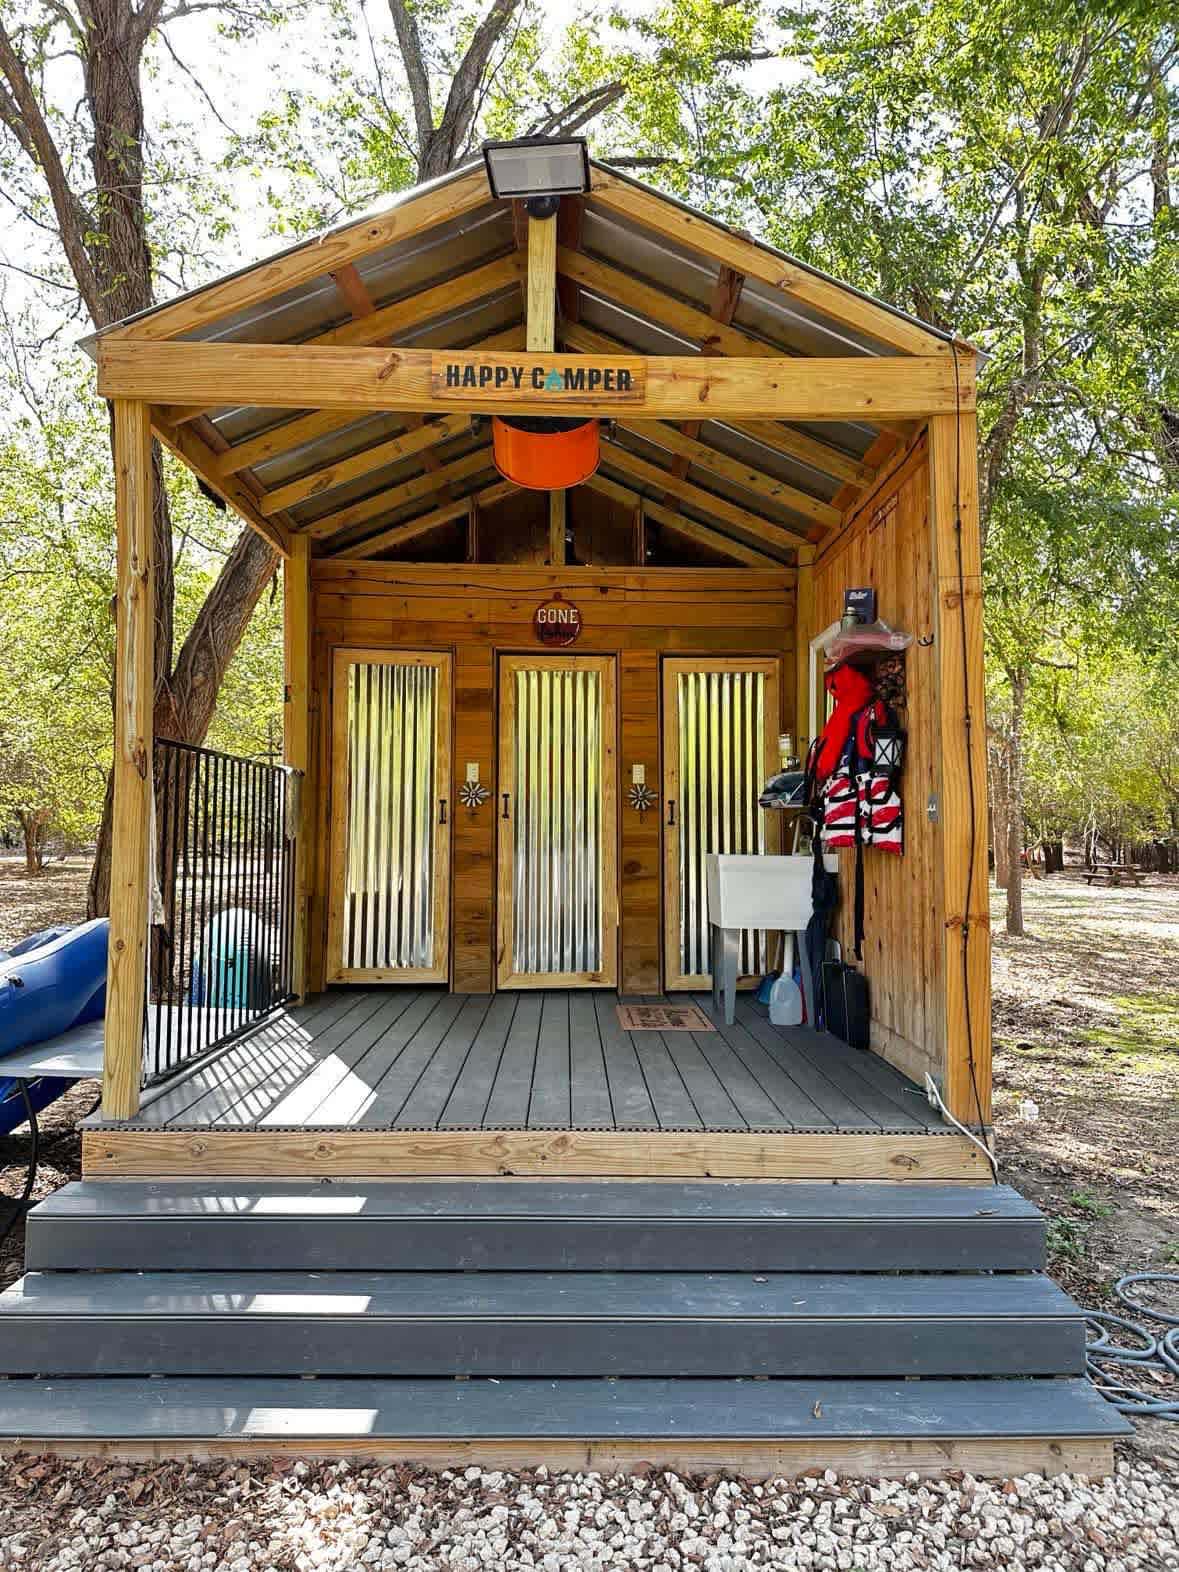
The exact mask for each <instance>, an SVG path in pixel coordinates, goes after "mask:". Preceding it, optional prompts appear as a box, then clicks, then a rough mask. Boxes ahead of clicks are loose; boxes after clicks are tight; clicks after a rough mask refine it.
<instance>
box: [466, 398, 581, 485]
mask: <svg viewBox="0 0 1179 1572" xmlns="http://www.w3.org/2000/svg"><path fill="white" fill-rule="evenodd" d="M491 441H492V452H493V454H494V456H495V467H496V469H498V470H499V472H500V474H501V475H502V476H503V477H504V479H505V480H511V481H514V482H515V483H516V485H517V486H526V487H527V488H528V490H529V491H564V490H566V489H567V488H568V487H569V486H577V485H580V483H581V482H582V481H583V480H588V479H589V477H590V476H591V475H592V474H593V472H594V470H596V469H597V467H598V459H599V456H600V448H599V441H598V422H597V421H596V420H562V419H560V418H559V417H557V416H535V417H529V416H525V415H493V416H492V418H491Z"/></svg>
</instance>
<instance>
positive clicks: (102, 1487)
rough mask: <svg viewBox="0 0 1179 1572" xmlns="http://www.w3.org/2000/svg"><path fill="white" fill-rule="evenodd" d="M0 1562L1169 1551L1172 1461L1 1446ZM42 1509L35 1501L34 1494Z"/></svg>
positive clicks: (1050, 1571) (764, 1562)
mask: <svg viewBox="0 0 1179 1572" xmlns="http://www.w3.org/2000/svg"><path fill="white" fill-rule="evenodd" d="M3 1499H4V1502H5V1505H6V1506H7V1508H8V1528H7V1538H6V1540H5V1542H4V1544H3V1546H2V1547H0V1567H3V1568H5V1569H15V1568H37V1569H39V1572H40V1569H45V1572H58V1569H62V1572H64V1569H67V1568H68V1569H71V1572H73V1569H83V1568H84V1569H86V1572H90V1569H91V1568H94V1569H98V1568H108V1567H109V1568H118V1567H135V1568H142V1569H144V1572H173V1569H176V1572H253V1569H254V1568H258V1569H274V1572H286V1569H297V1572H351V1569H353V1568H355V1569H357V1572H362V1569H364V1568H369V1567H373V1568H398V1569H400V1568H404V1569H406V1572H477V1569H483V1568H488V1567H490V1568H496V1569H505V1572H506V1569H512V1572H514V1569H516V1568H525V1567H529V1568H540V1569H543V1572H566V1569H569V1572H572V1569H581V1568H611V1569H614V1568H617V1569H619V1572H622V1569H626V1572H639V1569H650V1572H678V1569H680V1568H689V1569H696V1568H699V1569H702V1572H745V1569H746V1568H749V1569H752V1568H759V1567H765V1568H784V1569H785V1568H790V1569H796V1568H815V1569H822V1572H877V1569H884V1568H887V1569H890V1572H900V1569H905V1568H920V1569H922V1572H950V1569H951V1568H952V1569H955V1572H958V1569H961V1568H964V1567H965V1568H970V1567H988V1568H990V1567H1016V1568H1023V1567H1034V1568H1037V1569H1044V1572H1163V1569H1166V1568H1173V1567H1179V1475H1176V1474H1175V1473H1174V1472H1173V1471H1171V1470H1169V1469H1168V1467H1167V1465H1165V1464H1164V1465H1157V1464H1152V1463H1149V1462H1147V1461H1145V1460H1142V1459H1134V1458H1127V1459H1124V1460H1123V1461H1122V1462H1121V1463H1120V1464H1119V1468H1118V1473H1117V1476H1116V1477H1115V1478H1114V1479H1111V1480H1108V1481H1101V1482H1089V1481H1087V1480H1084V1479H1080V1478H1075V1477H1070V1476H1068V1475H1061V1476H1059V1477H1057V1478H1056V1479H1051V1480H1045V1479H1042V1478H1039V1477H1037V1476H1030V1477H1027V1478H1020V1479H1011V1480H1005V1481H1001V1482H996V1483H987V1482H985V1481H981V1480H977V1479H974V1478H972V1477H971V1476H970V1475H965V1476H964V1475H962V1474H953V1475H950V1476H948V1477H947V1478H946V1479H944V1480H941V1481H938V1482H936V1483H924V1484H921V1483H919V1482H918V1480H917V1476H916V1475H915V1474H914V1475H910V1476H909V1478H908V1479H907V1480H906V1481H905V1482H903V1483H902V1482H893V1483H887V1482H881V1483H872V1482H864V1481H856V1480H850V1479H849V1480H840V1479H838V1478H837V1477H836V1475H835V1474H833V1473H830V1472H828V1473H825V1474H822V1475H819V1476H817V1477H813V1478H804V1479H800V1480H796V1481H792V1482H787V1481H784V1480H776V1481H775V1480H771V1481H768V1482H766V1483H764V1484H754V1483H751V1482H749V1481H747V1480H740V1479H731V1478H727V1477H722V1476H717V1475H712V1476H708V1477H695V1478H693V1477H681V1476H678V1475H675V1474H667V1473H656V1472H653V1471H652V1472H650V1473H649V1474H647V1475H646V1476H639V1477H637V1478H636V1477H630V1476H614V1477H611V1478H605V1477H603V1476H602V1475H600V1474H552V1475H550V1474H549V1473H548V1472H547V1471H546V1470H545V1469H536V1470H535V1471H532V1472H528V1473H520V1474H506V1473H490V1472H488V1473H482V1472H480V1470H479V1469H477V1468H469V1469H466V1470H465V1471H463V1472H455V1473H442V1474H431V1473H426V1472H420V1471H417V1470H414V1469H410V1468H388V1469H381V1468H375V1467H370V1468H351V1467H349V1466H348V1465H347V1464H343V1463H336V1464H332V1465H323V1466H318V1465H314V1464H305V1463H298V1462H296V1463H289V1464H285V1465H280V1466H279V1467H274V1466H268V1465H266V1464H259V1465H256V1466H253V1467H244V1466H240V1465H237V1464H230V1463H224V1464H206V1465H203V1466H184V1465H176V1464H164V1465H161V1466H157V1467H155V1468H145V1469H141V1470H139V1471H133V1470H131V1469H130V1468H127V1467H124V1466H120V1465H114V1464H108V1463H102V1462H97V1461H96V1462H93V1463H61V1462H56V1461H54V1460H52V1459H40V1460H35V1459H18V1460H17V1461H16V1462H14V1463H13V1464H12V1465H11V1466H10V1468H9V1471H8V1477H7V1479H6V1480H5V1481H4V1485H3ZM48 1508H52V1510H47V1509H48Z"/></svg>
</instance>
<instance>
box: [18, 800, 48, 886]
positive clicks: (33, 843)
mask: <svg viewBox="0 0 1179 1572" xmlns="http://www.w3.org/2000/svg"><path fill="white" fill-rule="evenodd" d="M16 816H17V818H18V819H19V820H20V827H21V833H22V835H23V836H24V842H25V872H26V873H40V872H41V869H42V868H43V867H44V863H43V861H42V858H43V856H44V846H45V824H46V821H47V820H48V818H49V810H48V809H47V808H28V809H26V808H18V809H17V814H16Z"/></svg>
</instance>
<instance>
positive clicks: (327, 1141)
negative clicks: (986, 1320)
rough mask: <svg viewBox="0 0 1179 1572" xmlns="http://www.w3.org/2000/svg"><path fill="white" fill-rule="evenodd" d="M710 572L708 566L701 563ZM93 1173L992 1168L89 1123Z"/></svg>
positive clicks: (880, 1148) (695, 1147) (752, 1147)
mask: <svg viewBox="0 0 1179 1572" xmlns="http://www.w3.org/2000/svg"><path fill="white" fill-rule="evenodd" d="M698 571H700V570H698ZM82 1172H83V1174H84V1176H85V1177H86V1178H92V1177H97V1176H103V1177H110V1178H115V1177H118V1176H122V1177H126V1178H134V1177H147V1176H152V1177H155V1176H163V1175H168V1174H178V1175H179V1174H196V1175H199V1176H200V1177H201V1178H202V1179H207V1178H209V1177H211V1176H224V1177H227V1178H228V1177H230V1176H238V1175H252V1176H257V1175H258V1174H266V1175H267V1176H268V1177H283V1176H291V1177H295V1178H302V1179H307V1178H311V1177H318V1176H320V1175H324V1176H328V1177H331V1176H333V1175H338V1176H340V1177H342V1178H349V1179H352V1178H360V1177H364V1176H367V1175H370V1174H371V1175H377V1176H382V1177H384V1178H390V1177H392V1176H394V1175H413V1174H443V1175H448V1176H453V1175H456V1174H471V1175H474V1174H482V1175H484V1176H487V1177H495V1176H502V1175H503V1174H505V1173H512V1174H519V1175H529V1174H544V1175H547V1176H548V1177H550V1178H552V1177H556V1176H568V1177H573V1176H575V1175H583V1176H586V1175H594V1174H599V1175H602V1176H604V1177H605V1176H610V1175H614V1176H617V1177H619V1178H636V1179H652V1178H655V1179H659V1178H694V1177H709V1178H714V1179H824V1180H829V1179H892V1180H895V1181H897V1182H900V1183H903V1182H910V1183H916V1182H919V1181H921V1180H925V1179H943V1180H950V1181H956V1180H960V1181H963V1182H966V1183H974V1184H978V1183H979V1182H980V1180H982V1181H985V1180H988V1179H989V1178H990V1173H991V1170H990V1168H989V1167H988V1165H987V1162H986V1159H985V1158H984V1157H983V1155H982V1153H981V1152H979V1151H978V1149H977V1148H976V1147H974V1146H972V1145H971V1143H970V1142H969V1141H968V1140H967V1139H966V1137H965V1136H962V1135H957V1134H955V1135H926V1134H924V1133H918V1134H916V1135H823V1134H808V1133H806V1132H803V1131H799V1130H792V1131H789V1132H787V1133H785V1134H783V1133H780V1132H778V1131H773V1132H769V1133H763V1132H761V1131H755V1130H748V1131H744V1132H742V1133H741V1134H740V1135H734V1134H732V1133H731V1132H730V1133H728V1134H720V1133H717V1132H715V1131H703V1132H702V1131H697V1130H685V1131H679V1130H655V1131H649V1130H342V1131H337V1130H257V1129H252V1130H251V1129H247V1130H224V1129H223V1130H207V1129H206V1130H190V1131H175V1130H94V1129H91V1130H84V1131H83V1132H82Z"/></svg>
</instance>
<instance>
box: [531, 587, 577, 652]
mask: <svg viewBox="0 0 1179 1572" xmlns="http://www.w3.org/2000/svg"><path fill="white" fill-rule="evenodd" d="M532 627H533V630H534V631H535V633H536V636H537V638H538V639H539V640H540V642H541V643H542V644H547V645H548V646H549V647H550V648H557V649H559V648H560V647H561V646H562V645H565V644H572V643H574V641H575V640H576V639H577V637H578V635H579V634H580V633H581V612H580V611H578V609H577V607H576V606H575V605H574V604H573V602H572V601H569V600H563V599H562V598H561V596H560V595H554V596H553V598H552V600H546V601H545V602H544V604H543V605H541V606H538V607H537V608H536V610H535V612H534V613H533V615H532Z"/></svg>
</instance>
